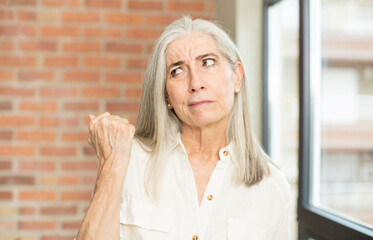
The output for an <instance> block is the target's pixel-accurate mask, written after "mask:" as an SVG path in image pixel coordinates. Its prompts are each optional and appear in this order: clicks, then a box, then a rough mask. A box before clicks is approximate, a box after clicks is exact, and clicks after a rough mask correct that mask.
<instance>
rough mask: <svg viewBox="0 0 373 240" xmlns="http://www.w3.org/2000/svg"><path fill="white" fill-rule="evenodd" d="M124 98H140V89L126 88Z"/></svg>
mask: <svg viewBox="0 0 373 240" xmlns="http://www.w3.org/2000/svg"><path fill="white" fill-rule="evenodd" d="M125 96H126V97H128V98H140V97H141V88H127V89H126V92H125Z"/></svg>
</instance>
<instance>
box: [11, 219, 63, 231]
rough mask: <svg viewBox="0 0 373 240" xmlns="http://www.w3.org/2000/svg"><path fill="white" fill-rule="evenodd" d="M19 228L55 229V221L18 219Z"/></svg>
mask: <svg viewBox="0 0 373 240" xmlns="http://www.w3.org/2000/svg"><path fill="white" fill-rule="evenodd" d="M18 228H19V229H20V230H37V231H40V230H55V229H56V222H55V221H20V222H19V224H18Z"/></svg>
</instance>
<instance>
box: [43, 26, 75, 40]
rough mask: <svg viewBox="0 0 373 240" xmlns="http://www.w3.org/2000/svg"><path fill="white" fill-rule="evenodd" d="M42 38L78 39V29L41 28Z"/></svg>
mask: <svg viewBox="0 0 373 240" xmlns="http://www.w3.org/2000/svg"><path fill="white" fill-rule="evenodd" d="M40 31H41V36H42V37H78V36H79V28H78V27H51V26H47V27H41V29H40Z"/></svg>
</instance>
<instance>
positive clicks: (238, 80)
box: [233, 61, 245, 89]
mask: <svg viewBox="0 0 373 240" xmlns="http://www.w3.org/2000/svg"><path fill="white" fill-rule="evenodd" d="M233 72H234V75H235V80H234V89H241V86H242V79H243V76H244V74H245V72H244V70H243V65H242V63H241V62H240V61H237V62H236V69H234V70H233Z"/></svg>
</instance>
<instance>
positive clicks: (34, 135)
mask: <svg viewBox="0 0 373 240" xmlns="http://www.w3.org/2000/svg"><path fill="white" fill-rule="evenodd" d="M17 139H18V140H20V141H55V140H56V133H55V132H42V131H19V132H18V133H17Z"/></svg>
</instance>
